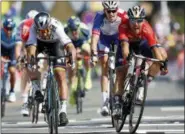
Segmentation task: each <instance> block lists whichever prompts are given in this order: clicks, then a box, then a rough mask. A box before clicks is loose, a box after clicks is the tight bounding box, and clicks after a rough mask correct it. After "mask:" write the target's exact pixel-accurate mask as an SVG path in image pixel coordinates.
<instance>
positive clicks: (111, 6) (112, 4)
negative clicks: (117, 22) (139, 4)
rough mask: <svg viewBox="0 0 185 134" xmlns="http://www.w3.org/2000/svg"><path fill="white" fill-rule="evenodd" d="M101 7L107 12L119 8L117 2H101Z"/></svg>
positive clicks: (117, 0)
mask: <svg viewBox="0 0 185 134" xmlns="http://www.w3.org/2000/svg"><path fill="white" fill-rule="evenodd" d="M102 5H103V7H104V8H106V9H109V10H115V9H117V8H118V6H119V0H103V1H102Z"/></svg>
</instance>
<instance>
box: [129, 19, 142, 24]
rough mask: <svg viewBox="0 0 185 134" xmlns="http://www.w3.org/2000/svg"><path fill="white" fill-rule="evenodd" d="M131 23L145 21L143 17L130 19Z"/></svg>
mask: <svg viewBox="0 0 185 134" xmlns="http://www.w3.org/2000/svg"><path fill="white" fill-rule="evenodd" d="M130 22H131V23H141V22H143V19H130Z"/></svg>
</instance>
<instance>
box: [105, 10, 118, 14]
mask: <svg viewBox="0 0 185 134" xmlns="http://www.w3.org/2000/svg"><path fill="white" fill-rule="evenodd" d="M116 12H117V10H107V13H108V14H110V13H116Z"/></svg>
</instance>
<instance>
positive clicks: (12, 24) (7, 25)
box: [3, 18, 15, 30]
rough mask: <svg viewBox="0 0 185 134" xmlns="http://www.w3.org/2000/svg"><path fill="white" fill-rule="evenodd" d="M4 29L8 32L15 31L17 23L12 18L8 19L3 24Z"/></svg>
mask: <svg viewBox="0 0 185 134" xmlns="http://www.w3.org/2000/svg"><path fill="white" fill-rule="evenodd" d="M3 27H4V28H5V29H7V30H13V29H14V28H15V22H14V20H13V19H12V18H6V19H5V20H4V22H3Z"/></svg>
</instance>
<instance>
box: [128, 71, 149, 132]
mask: <svg viewBox="0 0 185 134" xmlns="http://www.w3.org/2000/svg"><path fill="white" fill-rule="evenodd" d="M141 78H142V80H144V96H143V97H144V98H143V103H142V104H141V109H140V113H139V117H138V120H137V122H136V125H135V126H133V121H132V120H133V111H134V107H135V101H136V94H137V90H134V92H133V93H134V94H133V97H132V102H131V110H130V115H129V132H130V134H134V133H135V132H136V130H137V128H138V127H139V124H140V121H141V118H142V115H143V111H144V105H145V100H146V95H147V76H146V75H145V74H141ZM138 80H139V79H138ZM137 84H138V82H137ZM136 86H137V85H136Z"/></svg>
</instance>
